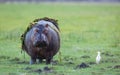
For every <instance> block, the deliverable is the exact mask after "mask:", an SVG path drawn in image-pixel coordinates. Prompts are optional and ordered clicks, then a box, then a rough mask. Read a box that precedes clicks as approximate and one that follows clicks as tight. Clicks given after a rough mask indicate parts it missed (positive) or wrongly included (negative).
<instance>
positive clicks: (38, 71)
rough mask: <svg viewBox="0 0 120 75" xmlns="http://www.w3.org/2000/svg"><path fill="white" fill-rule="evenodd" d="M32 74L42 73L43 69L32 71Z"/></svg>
mask: <svg viewBox="0 0 120 75" xmlns="http://www.w3.org/2000/svg"><path fill="white" fill-rule="evenodd" d="M30 72H36V73H39V74H40V73H42V70H41V69H36V70H33V71H30Z"/></svg>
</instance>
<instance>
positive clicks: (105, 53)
mask: <svg viewBox="0 0 120 75" xmlns="http://www.w3.org/2000/svg"><path fill="white" fill-rule="evenodd" d="M101 54H102V55H105V56H110V57H113V56H114V55H113V54H110V53H108V52H103V53H101Z"/></svg>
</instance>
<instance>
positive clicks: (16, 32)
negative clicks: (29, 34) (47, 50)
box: [0, 3, 120, 75]
mask: <svg viewBox="0 0 120 75" xmlns="http://www.w3.org/2000/svg"><path fill="white" fill-rule="evenodd" d="M42 17H51V18H54V19H58V23H59V27H60V30H61V31H60V32H61V48H60V51H61V58H62V61H61V62H57V61H59V59H60V57H59V56H60V55H59V54H57V55H56V56H55V57H54V60H55V61H56V64H54V65H46V64H45V63H41V64H35V65H29V60H30V58H29V56H28V55H27V54H25V58H24V52H22V53H21V48H20V46H21V41H20V35H21V34H22V33H23V32H24V30H25V29H26V27H27V26H28V25H29V23H30V22H32V21H33V20H34V19H36V18H42ZM97 51H100V52H101V57H102V60H101V62H100V64H98V65H97V64H95V58H96V56H97ZM81 63H85V64H87V65H89V66H90V67H88V68H79V67H76V66H77V65H80V64H81ZM46 66H47V67H48V68H50V69H51V70H50V71H47V72H46V71H44V70H43V69H44V68H45V67H46ZM40 70H42V72H41V71H40ZM0 75H120V4H107V3H106V4H95V3H91V4H89V3H83V4H82V3H68V4H67V3H63V4H60V3H44V4H0Z"/></svg>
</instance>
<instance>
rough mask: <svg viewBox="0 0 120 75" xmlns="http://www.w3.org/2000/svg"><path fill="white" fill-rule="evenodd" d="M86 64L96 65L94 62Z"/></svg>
mask: <svg viewBox="0 0 120 75" xmlns="http://www.w3.org/2000/svg"><path fill="white" fill-rule="evenodd" d="M88 64H90V65H94V64H96V63H95V62H88Z"/></svg>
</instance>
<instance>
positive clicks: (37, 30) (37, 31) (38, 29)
mask: <svg viewBox="0 0 120 75" xmlns="http://www.w3.org/2000/svg"><path fill="white" fill-rule="evenodd" d="M47 35H48V25H47V24H46V25H36V26H35V27H34V28H33V35H32V37H31V39H32V43H33V46H35V47H40V48H42V47H47V46H48V45H49V41H48V36H47Z"/></svg>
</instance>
